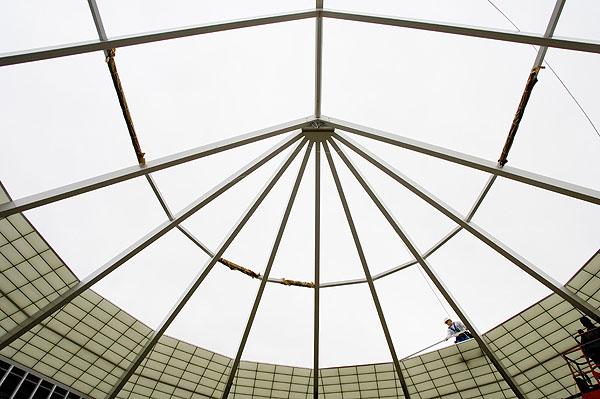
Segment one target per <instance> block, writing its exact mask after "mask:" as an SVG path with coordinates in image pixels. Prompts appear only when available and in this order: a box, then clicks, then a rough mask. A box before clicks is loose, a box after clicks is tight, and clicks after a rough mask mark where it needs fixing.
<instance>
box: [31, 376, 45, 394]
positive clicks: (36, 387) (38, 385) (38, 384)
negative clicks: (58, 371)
mask: <svg viewBox="0 0 600 399" xmlns="http://www.w3.org/2000/svg"><path fill="white" fill-rule="evenodd" d="M43 380H44V379H43V378H40V380H39V381H38V383H37V384H36V386H35V388H33V392H31V395H29V398H27V399H33V396H34V395H35V393H36V392H37V390H38V389H39V388H40V385H42V381H43Z"/></svg>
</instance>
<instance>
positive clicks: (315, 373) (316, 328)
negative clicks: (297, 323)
mask: <svg viewBox="0 0 600 399" xmlns="http://www.w3.org/2000/svg"><path fill="white" fill-rule="evenodd" d="M320 289H321V143H320V142H319V141H317V142H315V300H314V324H313V327H314V331H313V399H318V398H319V320H320Z"/></svg>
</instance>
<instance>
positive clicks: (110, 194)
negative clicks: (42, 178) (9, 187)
mask: <svg viewBox="0 0 600 399" xmlns="http://www.w3.org/2000/svg"><path fill="white" fill-rule="evenodd" d="M27 215H28V217H29V218H31V220H32V221H33V223H35V225H36V226H37V228H38V229H39V231H40V233H41V234H42V235H43V236H44V237H45V238H46V239H47V240H48V242H49V243H51V245H52V247H53V248H54V250H56V252H57V253H58V254H60V256H61V257H62V258H63V259H64V260H65V262H66V263H67V264H68V265H69V267H70V268H71V269H72V270H73V272H74V273H75V275H77V276H78V277H79V278H80V279H83V278H85V277H86V276H88V275H89V274H91V273H93V272H94V271H96V270H97V269H98V268H100V267H101V266H103V265H104V264H105V262H108V261H109V260H111V259H112V258H113V257H115V256H117V255H118V254H119V253H120V252H121V251H124V250H125V249H127V248H129V247H130V246H131V245H133V244H134V243H135V242H137V241H138V240H139V239H140V238H141V237H142V236H144V235H146V234H147V233H149V232H150V231H151V230H152V229H154V228H155V227H157V226H158V225H159V224H160V223H162V222H163V221H164V220H166V217H165V216H164V215H163V213H162V210H161V208H160V205H159V204H158V201H157V200H156V199H155V198H154V197H153V194H152V190H151V189H150V187H149V185H148V183H147V182H146V179H145V178H142V177H140V178H137V179H133V180H128V181H126V182H123V183H120V184H115V185H112V186H109V187H105V188H102V189H99V190H95V191H92V192H89V193H86V194H82V195H79V196H76V197H72V198H68V199H66V200H62V201H58V202H54V203H52V204H49V205H46V206H44V207H40V208H35V209H32V210H30V211H28V213H27Z"/></svg>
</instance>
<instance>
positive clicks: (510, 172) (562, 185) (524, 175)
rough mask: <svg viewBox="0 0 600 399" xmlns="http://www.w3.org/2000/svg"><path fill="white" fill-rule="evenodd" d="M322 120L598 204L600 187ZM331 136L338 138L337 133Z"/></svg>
mask: <svg viewBox="0 0 600 399" xmlns="http://www.w3.org/2000/svg"><path fill="white" fill-rule="evenodd" d="M321 120H323V121H324V122H326V123H327V124H328V125H330V126H333V127H334V128H337V129H340V130H344V131H347V132H350V133H354V134H357V135H359V136H363V137H368V138H370V139H373V140H377V141H381V142H384V143H388V144H392V145H395V146H397V147H401V148H405V149H408V150H411V151H415V152H418V153H421V154H425V155H429V156H432V157H435V158H439V159H443V160H445V161H450V162H453V163H456V164H459V165H463V166H467V167H469V168H473V169H477V170H481V171H483V172H487V173H491V174H493V175H498V176H500V177H505V178H507V179H510V180H515V181H518V182H521V183H525V184H528V185H531V186H534V187H538V188H543V189H545V190H548V191H552V192H555V193H558V194H562V195H566V196H568V197H572V198H577V199H579V200H582V201H586V202H591V203H593V204H597V205H600V191H597V190H593V189H590V188H587V187H582V186H578V185H575V184H571V183H568V182H565V181H561V180H558V179H553V178H550V177H546V176H542V175H539V174H536V173H532V172H527V171H524V170H521V169H517V168H512V167H507V166H505V167H499V166H498V164H497V163H495V162H492V161H488V160H485V159H482V158H478V157H474V156H472V155H467V154H463V153H460V152H458V151H453V150H448V149H446V148H443V147H439V146H436V145H432V144H427V143H424V142H422V141H418V140H413V139H410V138H407V137H402V136H397V135H395V134H391V133H387V132H383V131H381V130H377V129H371V128H368V127H365V126H360V125H357V124H354V123H350V122H346V121H342V120H339V119H335V118H329V117H321ZM334 137H336V138H340V137H341V136H340V134H339V133H335V134H334Z"/></svg>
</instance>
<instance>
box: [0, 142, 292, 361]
mask: <svg viewBox="0 0 600 399" xmlns="http://www.w3.org/2000/svg"><path fill="white" fill-rule="evenodd" d="M300 138H301V135H300V134H297V135H292V136H290V137H288V138H286V139H285V140H283V141H281V142H280V143H279V144H277V145H275V146H274V147H272V148H271V149H269V150H268V151H267V152H265V153H263V154H262V155H260V156H259V157H258V158H256V159H255V160H253V161H252V162H250V163H249V164H248V165H246V166H245V167H243V168H242V169H240V170H239V171H237V172H235V173H234V174H232V175H231V176H230V177H229V178H227V179H226V180H224V181H223V182H221V183H219V184H218V185H217V186H215V187H214V188H213V189H211V190H210V191H208V192H207V193H206V194H204V195H203V196H202V197H200V198H198V199H197V200H196V201H194V202H192V203H191V204H190V205H188V206H187V207H185V208H184V209H183V210H181V211H180V212H179V213H178V214H177V215H176V216H175V218H174V219H173V220H170V221H166V222H164V223H162V224H160V225H159V226H158V227H156V228H154V229H153V230H152V231H151V232H149V233H148V234H146V235H145V236H144V237H142V238H140V239H139V240H137V241H136V242H135V243H134V244H133V245H131V246H130V247H129V248H127V249H125V250H124V251H122V252H121V253H119V254H118V255H117V256H115V257H114V258H113V259H111V260H110V261H108V262H107V263H106V264H104V266H102V267H100V268H99V269H97V270H96V271H95V272H93V273H92V274H90V275H89V276H88V277H86V278H85V279H84V280H81V281H80V282H78V283H77V284H75V285H74V286H73V287H71V288H70V289H69V290H67V291H65V292H64V293H62V294H61V295H60V296H58V297H57V298H56V299H54V300H53V301H52V302H50V303H49V304H47V305H46V306H44V307H43V308H41V309H40V310H38V311H37V312H36V313H34V314H33V315H32V316H30V317H29V318H28V319H27V320H25V321H23V322H21V323H19V324H18V325H17V326H16V327H14V328H13V329H12V330H11V331H9V332H7V333H5V334H4V335H3V336H2V337H0V350H2V349H3V348H5V347H6V346H7V345H9V344H10V343H11V342H13V341H14V340H16V339H17V338H19V337H20V336H21V335H23V334H24V333H25V332H27V331H29V330H30V329H31V328H32V327H33V326H35V325H37V324H38V323H40V322H41V321H42V320H44V319H45V318H46V317H48V316H50V315H51V314H52V313H54V312H55V311H57V310H58V309H60V308H61V307H63V306H64V305H66V304H67V303H69V302H70V301H71V300H73V298H75V297H77V296H79V295H80V294H81V293H83V292H84V291H85V290H87V289H88V288H90V287H91V286H92V285H94V284H95V283H97V282H98V281H100V280H101V279H103V278H104V277H105V276H107V275H108V274H110V273H111V272H112V271H113V270H115V269H117V268H118V267H119V266H121V265H122V264H124V263H125V262H127V261H128V260H129V259H131V258H133V257H134V256H135V255H137V254H138V253H140V252H141V251H142V250H143V249H145V248H147V247H148V246H149V245H150V244H152V243H153V242H155V241H156V240H158V239H159V238H160V237H162V236H164V235H165V234H166V233H167V232H169V231H170V230H172V229H173V228H174V227H175V226H177V225H178V224H180V223H182V222H183V221H184V220H186V219H187V218H188V217H190V216H191V215H193V214H194V213H195V212H197V211H198V210H199V209H201V208H202V207H204V206H205V205H206V204H208V203H209V202H211V201H212V200H213V199H215V198H217V197H218V196H219V195H221V194H222V193H224V192H225V191H227V190H228V189H229V188H231V187H233V186H234V185H235V184H236V183H238V182H239V181H241V180H242V179H243V178H244V177H246V176H248V175H249V174H250V173H252V172H254V171H255V170H256V169H258V168H259V167H260V166H262V165H264V164H265V163H266V162H268V161H269V160H271V159H272V158H273V157H275V156H276V155H277V154H279V153H281V152H282V151H283V150H285V149H286V148H288V147H289V146H291V145H292V144H294V143H295V142H297V141H298V140H299V139H300ZM217 259H218V258H217Z"/></svg>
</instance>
